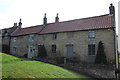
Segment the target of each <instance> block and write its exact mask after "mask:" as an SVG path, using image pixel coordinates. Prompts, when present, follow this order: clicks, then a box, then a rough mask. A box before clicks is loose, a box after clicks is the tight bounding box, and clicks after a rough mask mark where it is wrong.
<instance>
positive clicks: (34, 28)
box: [11, 25, 42, 36]
mask: <svg viewBox="0 0 120 80" xmlns="http://www.w3.org/2000/svg"><path fill="white" fill-rule="evenodd" d="M41 29H42V26H41V25H38V26H32V27H27V28H20V29H19V30H18V31H16V32H15V33H14V34H12V35H11V36H20V35H27V34H33V33H38V32H40V30H41Z"/></svg>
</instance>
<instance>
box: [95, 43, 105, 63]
mask: <svg viewBox="0 0 120 80" xmlns="http://www.w3.org/2000/svg"><path fill="white" fill-rule="evenodd" d="M95 63H96V64H100V63H107V60H106V55H105V51H104V46H103V43H102V41H100V42H99V44H98V50H97V55H96V58H95Z"/></svg>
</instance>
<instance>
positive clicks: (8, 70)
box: [0, 53, 88, 80]
mask: <svg viewBox="0 0 120 80" xmlns="http://www.w3.org/2000/svg"><path fill="white" fill-rule="evenodd" d="M0 56H2V62H1V61H0V63H2V77H3V78H88V77H87V76H83V75H80V74H78V73H75V72H72V71H69V70H66V69H64V68H61V67H58V66H54V65H51V64H47V63H43V62H38V61H27V60H24V59H20V58H17V57H14V56H11V55H7V54H4V53H0ZM81 80H82V79H81Z"/></svg>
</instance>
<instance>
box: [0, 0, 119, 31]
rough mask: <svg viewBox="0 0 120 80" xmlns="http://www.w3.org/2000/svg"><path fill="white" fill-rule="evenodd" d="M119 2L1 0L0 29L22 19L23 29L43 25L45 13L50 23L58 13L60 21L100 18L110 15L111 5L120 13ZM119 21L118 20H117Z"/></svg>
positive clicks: (95, 0)
mask: <svg viewBox="0 0 120 80" xmlns="http://www.w3.org/2000/svg"><path fill="white" fill-rule="evenodd" d="M118 2H119V0H0V29H3V28H8V27H12V26H13V23H15V22H19V19H20V18H22V23H23V25H22V27H29V26H34V25H40V24H43V17H44V13H47V19H48V23H51V22H54V21H55V17H56V13H59V19H60V21H67V20H73V19H80V18H86V17H92V16H99V15H104V14H108V13H109V6H110V3H113V5H114V6H115V8H116V15H117V13H118V12H117V11H118ZM116 21H117V20H116Z"/></svg>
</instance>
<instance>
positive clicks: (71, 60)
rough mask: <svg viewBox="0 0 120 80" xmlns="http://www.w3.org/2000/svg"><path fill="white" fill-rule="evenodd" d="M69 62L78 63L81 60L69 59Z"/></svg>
mask: <svg viewBox="0 0 120 80" xmlns="http://www.w3.org/2000/svg"><path fill="white" fill-rule="evenodd" d="M67 62H72V63H77V62H79V59H78V58H77V57H71V58H67Z"/></svg>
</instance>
